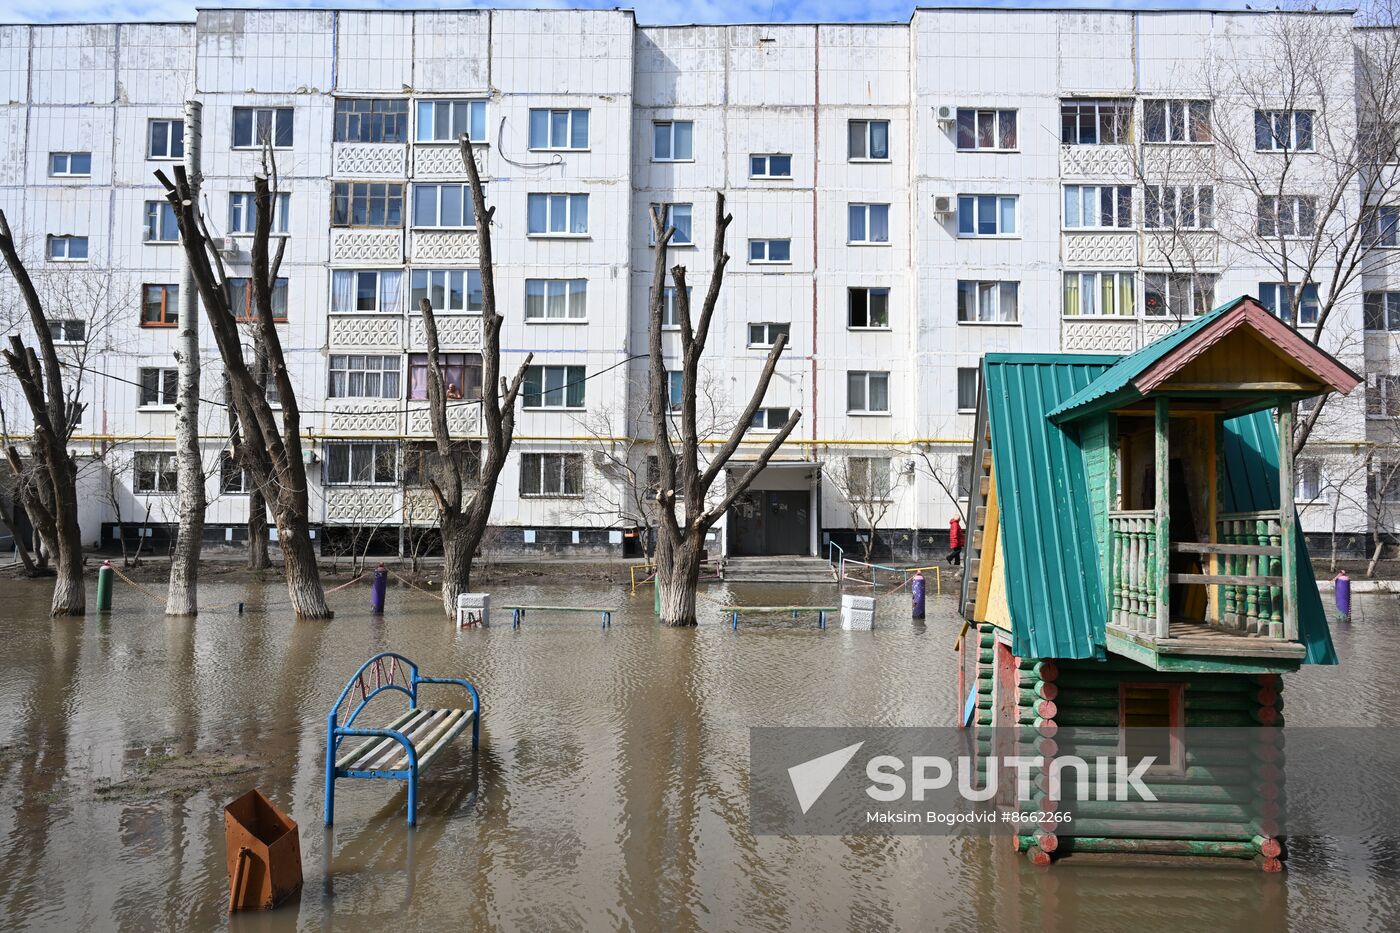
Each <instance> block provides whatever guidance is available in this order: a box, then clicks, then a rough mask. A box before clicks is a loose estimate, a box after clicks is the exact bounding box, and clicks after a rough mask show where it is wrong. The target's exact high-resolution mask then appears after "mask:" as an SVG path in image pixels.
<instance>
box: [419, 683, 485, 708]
mask: <svg viewBox="0 0 1400 933" xmlns="http://www.w3.org/2000/svg"><path fill="white" fill-rule="evenodd" d="M413 682H414V684H415V685H417V684H456V685H457V686H459V687H461V688H463V689H464V690H466V691H467V693H468V695H470V696H471V698H472V715H475V716H479V715H480V714H481V696H480V695H479V694H478V693H477V692H476V688H475V687H473V686H472V685H471V683H470V682H468V681H466V680H463V679H462V678H460V677H415V678H414V680H413ZM415 692H416V691H415Z"/></svg>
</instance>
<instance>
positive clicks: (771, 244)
mask: <svg viewBox="0 0 1400 933" xmlns="http://www.w3.org/2000/svg"><path fill="white" fill-rule="evenodd" d="M791 262H792V241H791V240H749V263H750V264H751V265H763V264H765V263H767V264H773V263H778V264H789V263H791Z"/></svg>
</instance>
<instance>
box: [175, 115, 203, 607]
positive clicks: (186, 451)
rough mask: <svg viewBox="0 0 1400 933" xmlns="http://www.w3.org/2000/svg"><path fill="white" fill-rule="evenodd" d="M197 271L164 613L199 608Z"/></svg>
mask: <svg viewBox="0 0 1400 933" xmlns="http://www.w3.org/2000/svg"><path fill="white" fill-rule="evenodd" d="M201 109H202V108H201V106H200V104H199V102H198V101H187V102H186V103H185V176H186V178H187V179H188V182H189V186H190V196H191V197H192V198H194V199H196V200H198V198H199V186H200V181H201V177H200V165H199V152H200V147H201V139H200V134H201V125H202V119H201ZM194 291H195V284H194V271H193V270H192V269H191V268H190V261H189V259H188V258H186V260H185V268H184V274H183V276H182V277H181V280H180V333H179V337H178V340H177V342H176V350H175V362H176V364H177V366H178V373H179V375H178V379H177V388H176V395H175V460H176V464H177V479H176V498H177V500H178V510H179V525H178V531H177V532H176V535H175V550H174V553H173V554H171V556H170V585H169V587H168V588H167V590H166V594H165V614H166V615H172V616H192V615H195V614H196V613H198V612H199V556H200V552H201V550H202V549H203V547H204V513H205V509H206V507H207V499H206V496H205V491H204V481H205V474H204V462H203V458H202V456H201V455H200V449H199V311H198V308H199V304H198V302H197V301H196V300H195V296H194Z"/></svg>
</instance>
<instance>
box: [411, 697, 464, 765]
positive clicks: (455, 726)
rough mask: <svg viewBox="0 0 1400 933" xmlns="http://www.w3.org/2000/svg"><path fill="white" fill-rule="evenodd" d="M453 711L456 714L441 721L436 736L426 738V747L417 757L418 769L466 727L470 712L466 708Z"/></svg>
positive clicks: (434, 756) (426, 763)
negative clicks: (441, 723)
mask: <svg viewBox="0 0 1400 933" xmlns="http://www.w3.org/2000/svg"><path fill="white" fill-rule="evenodd" d="M453 713H455V714H456V715H454V716H451V717H449V719H448V720H447V722H445V723H443V725H442V727H441V728H440V729H439V730H438V732H437V734H436V736H434V737H432V738H430V739H429V740H428V742H429V747H428V749H427V750H426V751H425V752H423V754H422V755H420V756H419V758H418V769H419V770H420V771H421V770H422V769H423V768H426V767H427V766H428V763H429V762H431V761H432V760H433V759H434V758H436V757H437V753H438V752H440V751H442V750H443V749H444V748H447V746H449V745H451V744H452V740H453V739H455V738H456V737H457V733H459V732H461V731H462V730H463V729H464V728H466V725H467V723H469V722H471V718H472V714H471V713H470V712H468V711H467V710H464V709H459V710H453Z"/></svg>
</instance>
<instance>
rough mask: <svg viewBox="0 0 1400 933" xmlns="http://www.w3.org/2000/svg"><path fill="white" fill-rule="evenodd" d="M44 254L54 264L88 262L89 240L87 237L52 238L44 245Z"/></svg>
mask: <svg viewBox="0 0 1400 933" xmlns="http://www.w3.org/2000/svg"><path fill="white" fill-rule="evenodd" d="M44 245H45V249H44V253H45V255H46V256H48V258H49V259H50V260H52V261H54V262H87V258H88V238H87V237H85V236H52V235H50V236H49V238H48V241H47V242H46V243H45V244H44Z"/></svg>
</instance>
